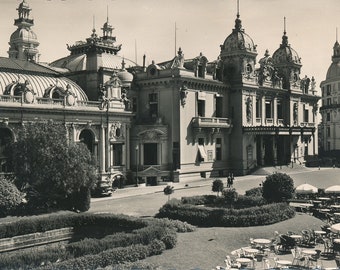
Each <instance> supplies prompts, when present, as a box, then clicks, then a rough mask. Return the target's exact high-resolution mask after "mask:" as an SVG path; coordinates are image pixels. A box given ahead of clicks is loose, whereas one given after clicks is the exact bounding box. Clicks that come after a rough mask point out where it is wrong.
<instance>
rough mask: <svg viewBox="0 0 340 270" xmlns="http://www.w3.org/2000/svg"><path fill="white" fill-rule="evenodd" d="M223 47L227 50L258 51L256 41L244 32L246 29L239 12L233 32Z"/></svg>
mask: <svg viewBox="0 0 340 270" xmlns="http://www.w3.org/2000/svg"><path fill="white" fill-rule="evenodd" d="M221 49H222V50H223V51H225V52H231V51H235V50H236V51H237V50H243V51H244V50H245V51H248V52H254V53H256V45H254V41H253V40H252V38H251V37H250V36H248V35H247V34H246V33H245V32H244V29H242V21H241V20H240V15H239V14H237V17H236V20H235V28H234V29H233V32H232V33H231V34H230V35H229V36H228V37H227V38H226V39H225V41H224V43H223V45H222V46H221Z"/></svg>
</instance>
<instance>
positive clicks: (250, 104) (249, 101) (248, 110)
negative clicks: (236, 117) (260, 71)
mask: <svg viewBox="0 0 340 270" xmlns="http://www.w3.org/2000/svg"><path fill="white" fill-rule="evenodd" d="M252 110H253V101H252V99H251V97H247V99H246V114H247V122H248V123H249V122H250V121H251V119H252Z"/></svg>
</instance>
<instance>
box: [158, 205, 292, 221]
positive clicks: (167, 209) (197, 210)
mask: <svg viewBox="0 0 340 270" xmlns="http://www.w3.org/2000/svg"><path fill="white" fill-rule="evenodd" d="M187 201H188V200H187ZM294 216H295V211H294V208H293V207H290V206H289V205H288V204H287V203H273V204H266V205H262V206H256V207H249V208H244V209H230V208H212V207H205V206H196V205H190V204H183V203H182V202H181V201H179V200H176V199H172V200H171V201H170V202H168V203H166V204H165V205H163V206H162V208H161V209H160V210H159V212H158V213H157V214H156V217H157V218H165V217H166V218H170V219H177V220H181V221H185V222H188V223H190V224H192V225H196V226H201V227H248V226H262V225H269V224H273V223H277V222H280V221H283V220H286V219H289V218H292V217H294Z"/></svg>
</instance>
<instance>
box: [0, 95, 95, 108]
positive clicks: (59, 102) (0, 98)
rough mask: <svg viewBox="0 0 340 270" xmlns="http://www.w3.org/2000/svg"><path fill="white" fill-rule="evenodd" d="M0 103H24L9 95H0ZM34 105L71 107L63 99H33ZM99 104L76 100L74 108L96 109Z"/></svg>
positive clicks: (21, 98) (21, 99)
mask: <svg viewBox="0 0 340 270" xmlns="http://www.w3.org/2000/svg"><path fill="white" fill-rule="evenodd" d="M0 102H4V103H12V104H16V105H18V104H20V106H24V105H25V104H26V103H25V101H24V100H23V97H22V96H10V95H0ZM35 104H39V105H50V106H60V107H72V106H69V105H68V104H67V102H66V100H65V99H64V98H60V99H59V98H43V97H37V98H35ZM100 104H101V102H100V101H88V100H77V102H76V104H75V105H74V106H75V107H86V108H98V109H99V105H100Z"/></svg>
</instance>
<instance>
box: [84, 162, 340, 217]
mask: <svg viewBox="0 0 340 270" xmlns="http://www.w3.org/2000/svg"><path fill="white" fill-rule="evenodd" d="M277 171H278V172H280V171H281V172H285V173H287V174H289V175H290V176H291V177H292V178H293V180H294V185H295V186H298V185H300V184H303V183H309V184H311V185H314V186H316V187H318V188H327V187H328V186H331V185H336V184H340V169H339V168H334V169H333V168H321V169H320V170H319V169H318V168H298V169H291V170H289V169H287V168H283V169H280V168H278V169H277ZM265 177H266V175H247V176H242V177H236V179H235V181H234V187H235V188H236V190H237V192H238V193H239V194H243V193H244V192H245V191H246V190H248V189H250V188H252V187H258V186H259V185H260V184H261V183H262V181H264V180H265ZM221 179H222V180H223V181H224V182H226V179H225V178H221ZM212 181H213V179H204V180H202V179H200V180H195V181H192V182H182V183H174V184H172V183H171V185H173V186H174V187H175V192H174V193H173V194H172V195H171V198H178V199H180V198H182V197H183V196H194V195H200V194H213V192H212V191H211V185H212ZM186 185H187V186H186ZM163 188H164V185H159V186H154V187H152V186H150V187H130V188H124V189H121V190H117V191H116V192H115V193H114V194H113V195H112V196H111V197H107V198H99V199H93V200H92V202H91V209H90V212H110V213H116V214H118V213H122V214H126V215H133V216H139V217H143V216H153V215H155V214H156V213H157V212H158V210H159V208H160V207H161V206H162V205H163V204H164V203H166V201H167V199H168V197H167V196H165V195H164V194H163Z"/></svg>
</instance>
